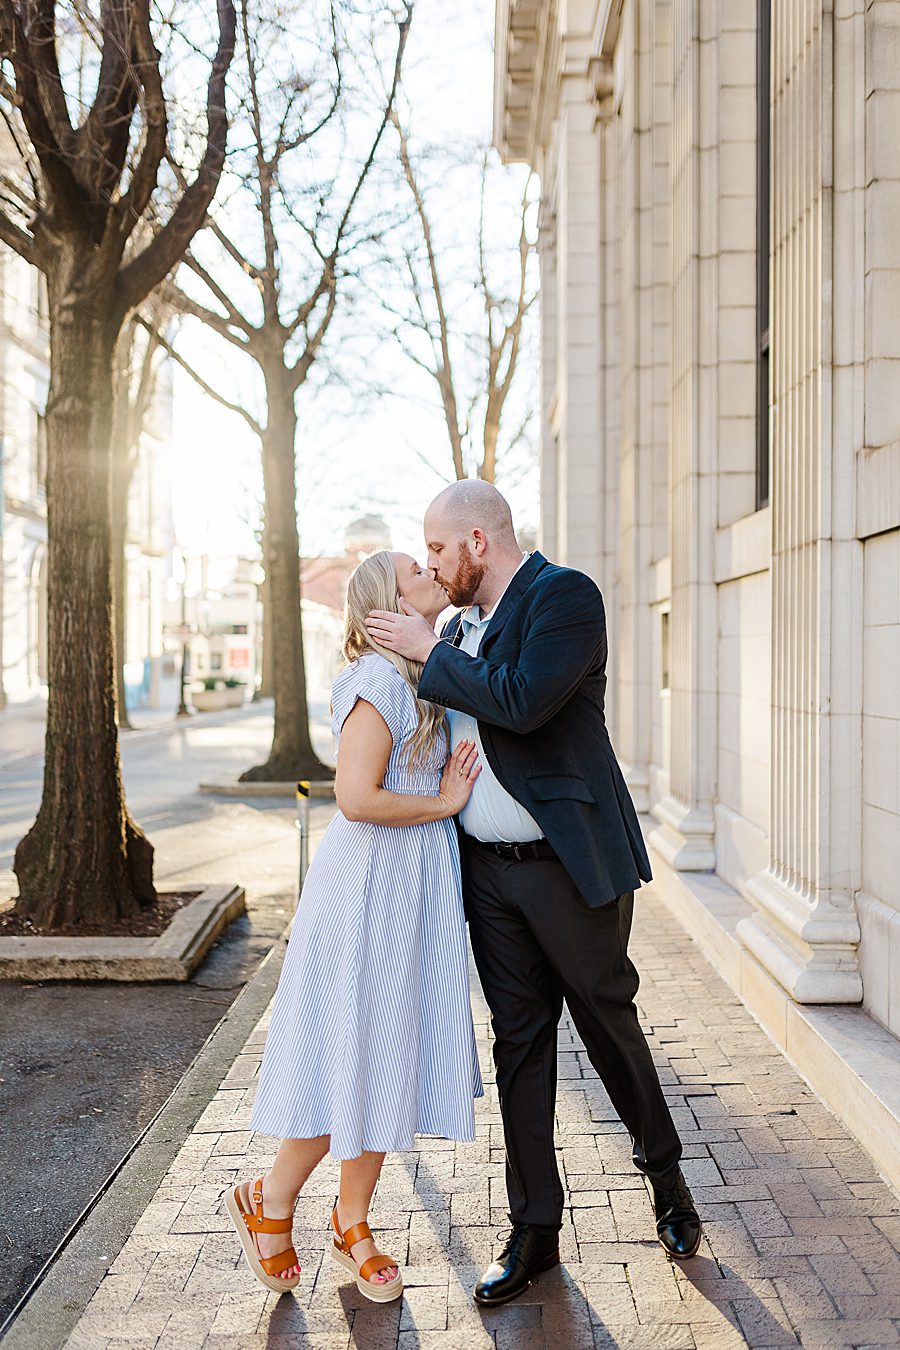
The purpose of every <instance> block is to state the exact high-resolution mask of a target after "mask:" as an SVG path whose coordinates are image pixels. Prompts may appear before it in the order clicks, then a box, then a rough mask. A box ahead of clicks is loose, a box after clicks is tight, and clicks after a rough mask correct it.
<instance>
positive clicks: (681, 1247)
mask: <svg viewBox="0 0 900 1350" xmlns="http://www.w3.org/2000/svg"><path fill="white" fill-rule="evenodd" d="M650 1185H651V1187H652V1189H653V1207H654V1209H655V1210H656V1231H657V1233H658V1234H659V1240H660V1242H661V1243H662V1245H663V1246H664V1247H665V1249H666V1251H667V1252H668V1253H669V1255H670V1256H675V1257H677V1258H678V1260H679V1261H684V1260H686V1258H687V1257H689V1256H696V1254H697V1249H698V1247H699V1246H700V1239H701V1237H702V1236H703V1230H702V1229H701V1227H700V1216H699V1215H698V1213H697V1210H696V1208H695V1207H694V1199H693V1196H692V1195H691V1193H690V1191H689V1190H688V1188H687V1182H686V1181H685V1179H684V1177H683V1176H682V1175H681V1171H680V1169H679V1172H678V1179H677V1181H676V1182H675V1184H674V1185H673V1186H659V1185H657V1184H656V1183H655V1182H654V1181H651V1182H650Z"/></svg>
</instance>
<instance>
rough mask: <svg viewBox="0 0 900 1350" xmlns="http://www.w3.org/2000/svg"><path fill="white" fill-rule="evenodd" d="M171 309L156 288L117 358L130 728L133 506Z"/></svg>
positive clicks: (132, 320) (116, 482) (116, 565)
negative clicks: (128, 547)
mask: <svg viewBox="0 0 900 1350" xmlns="http://www.w3.org/2000/svg"><path fill="white" fill-rule="evenodd" d="M170 317H171V310H170V309H169V307H168V306H166V305H165V304H164V302H163V300H162V298H161V296H160V294H159V291H158V290H156V291H151V293H150V295H149V296H148V298H147V301H146V302H145V304H144V305H142V307H141V310H140V311H137V310H136V311H135V312H134V313H133V314H131V315H129V317H128V319H127V320H126V322H125V324H124V326H123V328H122V330H121V332H120V333H119V340H118V342H117V343H116V350H115V358H114V395H113V421H112V435H111V438H110V439H111V453H112V499H111V520H112V566H113V603H114V622H113V628H114V632H115V641H116V714H117V720H118V725H119V730H120V731H121V730H122V729H123V728H130V726H131V722H130V720H129V717H128V707H127V704H126V701H125V631H126V624H127V608H128V569H127V563H126V545H127V541H128V506H129V498H130V495H131V485H132V483H133V481H134V475H135V472H136V470H137V467H138V464H139V463H140V457H141V441H142V438H143V435H144V430H145V427H146V423H147V416H148V414H149V412H150V409H151V406H152V404H153V400H154V398H155V396H156V393H157V388H158V376H159V372H160V368H161V365H162V361H163V360H164V359H165V352H164V350H163V348H162V347H161V345H160V342H161V340H162V339H163V337H164V332H165V327H166V323H167V319H168V318H170Z"/></svg>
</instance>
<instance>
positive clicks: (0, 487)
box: [0, 247, 50, 707]
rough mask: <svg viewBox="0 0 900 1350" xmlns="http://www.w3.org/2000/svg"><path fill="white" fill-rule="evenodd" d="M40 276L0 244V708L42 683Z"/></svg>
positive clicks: (43, 366) (43, 357)
mask: <svg viewBox="0 0 900 1350" xmlns="http://www.w3.org/2000/svg"><path fill="white" fill-rule="evenodd" d="M49 382H50V365H49V337H48V333H47V310H46V297H45V291H44V281H43V277H42V276H41V274H40V273H39V272H38V271H37V269H36V268H33V267H30V266H29V265H28V264H27V263H25V262H23V261H22V260H21V259H20V258H19V257H18V256H17V255H16V254H14V253H12V252H11V251H10V250H9V249H7V248H5V247H4V248H0V707H2V706H3V704H4V703H5V702H6V700H10V701H12V702H20V701H22V700H25V699H29V698H34V697H36V696H37V695H39V694H40V693H41V691H42V689H44V688H45V687H46V682H47V503H46V498H45V494H44V481H45V474H46V466H47V459H46V436H45V425H44V408H45V407H46V403H47V388H48V385H49Z"/></svg>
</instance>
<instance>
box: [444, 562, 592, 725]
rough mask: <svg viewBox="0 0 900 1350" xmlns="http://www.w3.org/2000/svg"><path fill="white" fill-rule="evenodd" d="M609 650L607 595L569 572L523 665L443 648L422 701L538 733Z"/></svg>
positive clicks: (551, 593)
mask: <svg viewBox="0 0 900 1350" xmlns="http://www.w3.org/2000/svg"><path fill="white" fill-rule="evenodd" d="M488 631H489V632H490V629H489V630H488ZM605 645H606V618H605V615H604V613H603V601H602V599H601V596H600V592H599V591H598V590H597V588H596V586H595V585H594V583H593V582H592V581H590V580H589V579H588V578H587V577H573V576H572V574H571V573H569V574H568V575H567V576H566V577H565V578H564V579H561V580H560V583H559V584H557V585H555V586H552V587H548V588H547V593H546V594H545V595H544V596H543V597H542V600H541V603H540V606H539V608H538V609H537V610H536V612H535V614H534V616H533V618H532V621H531V625H530V627H529V629H528V633H527V635H526V637H525V640H524V642H523V644H522V649H521V651H520V653H519V656H518V659H517V661H516V663H515V665H513V664H511V663H510V662H502V663H495V662H492V661H491V660H490V659H489V658H485V657H483V656H469V655H468V654H467V653H466V652H464V651H461V650H459V649H458V648H456V647H453V646H451V644H450V643H449V642H439V643H438V645H437V646H436V647H435V648H434V650H433V651H432V652H431V655H430V656H429V657H428V660H427V661H426V663H425V666H424V668H423V670H422V676H421V679H420V680H419V688H418V695H419V698H422V699H428V700H429V701H430V702H432V703H439V704H443V705H444V706H446V707H449V708H456V709H458V710H459V711H460V712H465V713H469V714H470V715H471V716H472V717H476V718H478V719H479V720H480V721H482V722H488V723H490V724H491V725H492V726H496V727H502V728H503V729H504V730H506V731H518V732H528V731H534V730H535V729H536V728H537V727H540V726H543V724H544V723H545V722H547V721H549V720H550V718H551V717H553V716H554V714H555V713H557V712H558V711H559V709H560V708H561V707H562V706H563V705H564V704H565V703H566V702H568V700H569V699H570V698H571V697H572V695H573V694H574V693H575V690H576V689H577V688H578V686H579V685H580V684H581V681H582V680H583V679H584V677H585V675H586V673H587V671H588V670H589V669H590V667H591V665H592V664H593V663H594V661H595V660H596V659H597V657H598V656H599V655H601V654H602V653H603V651H604V649H605Z"/></svg>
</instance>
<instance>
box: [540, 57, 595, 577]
mask: <svg viewBox="0 0 900 1350" xmlns="http://www.w3.org/2000/svg"><path fill="white" fill-rule="evenodd" d="M571 45H572V47H573V50H568V48H569V47H570V43H569V40H568V39H566V38H564V39H563V47H564V56H563V74H562V78H561V87H560V103H559V137H558V163H557V165H556V175H557V177H556V193H555V196H556V237H557V246H556V296H555V311H556V314H555V318H556V341H555V348H556V360H557V366H556V375H557V378H556V393H555V398H554V403H553V407H552V410H551V419H550V421H551V429H552V431H553V432H554V433H555V440H556V447H557V448H556V458H557V472H556V482H557V500H556V545H557V561H559V562H563V563H566V564H567V565H569V566H571V567H577V568H579V569H580V570H581V571H583V572H587V573H588V574H589V575H590V576H592V577H593V578H594V579H595V580H596V581H597V582H598V584H600V585H602V584H603V580H604V578H603V576H602V570H603V569H602V548H601V541H600V532H599V530H598V521H599V520H600V519H602V514H603V513H602V491H601V474H600V472H599V471H598V462H597V450H598V446H599V445H600V435H601V432H600V428H601V413H600V367H601V358H600V324H599V321H598V315H599V313H600V244H599V241H600V156H599V153H598V146H597V136H596V129H595V123H596V116H595V107H594V98H593V91H592V88H591V81H590V78H589V76H588V63H587V57H586V54H582V52H581V51H580V50H579V49H580V47H582V46H583V45H584V43H583V40H576V41H575V42H574V43H573V44H571Z"/></svg>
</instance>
